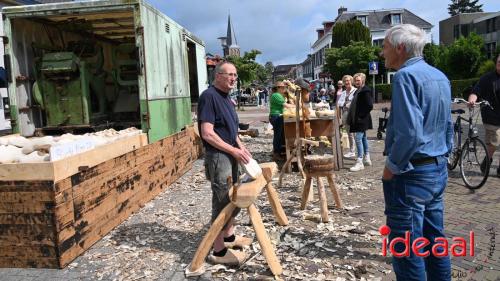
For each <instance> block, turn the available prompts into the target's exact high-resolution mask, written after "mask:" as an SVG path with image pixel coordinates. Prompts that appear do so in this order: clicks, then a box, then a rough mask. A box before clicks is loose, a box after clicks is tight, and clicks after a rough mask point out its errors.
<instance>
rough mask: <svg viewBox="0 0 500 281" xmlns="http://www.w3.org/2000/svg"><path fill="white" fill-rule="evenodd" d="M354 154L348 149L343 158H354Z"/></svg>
mask: <svg viewBox="0 0 500 281" xmlns="http://www.w3.org/2000/svg"><path fill="white" fill-rule="evenodd" d="M354 156H356V154H355V153H354V152H352V151H349V152H348V153H346V154H344V157H345V158H354Z"/></svg>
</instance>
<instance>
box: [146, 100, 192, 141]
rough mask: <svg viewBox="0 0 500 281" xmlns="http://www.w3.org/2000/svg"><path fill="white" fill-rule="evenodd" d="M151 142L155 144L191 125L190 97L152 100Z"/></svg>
mask: <svg viewBox="0 0 500 281" xmlns="http://www.w3.org/2000/svg"><path fill="white" fill-rule="evenodd" d="M148 107H149V131H148V139H149V142H150V143H152V142H155V141H157V140H160V139H162V138H165V137H167V136H169V135H172V134H175V133H177V132H179V131H181V130H182V129H183V128H184V127H186V125H189V124H191V99H190V97H185V98H176V99H172V98H170V99H158V100H150V101H149V102H148Z"/></svg>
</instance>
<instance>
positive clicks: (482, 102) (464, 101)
mask: <svg viewBox="0 0 500 281" xmlns="http://www.w3.org/2000/svg"><path fill="white" fill-rule="evenodd" d="M451 102H452V103H456V104H461V103H466V104H469V102H468V101H466V100H464V99H462V98H454V99H453V100H452V101H451ZM474 106H489V107H490V108H491V109H493V107H492V106H491V105H490V103H489V102H488V101H487V100H482V101H480V102H476V104H475V105H474Z"/></svg>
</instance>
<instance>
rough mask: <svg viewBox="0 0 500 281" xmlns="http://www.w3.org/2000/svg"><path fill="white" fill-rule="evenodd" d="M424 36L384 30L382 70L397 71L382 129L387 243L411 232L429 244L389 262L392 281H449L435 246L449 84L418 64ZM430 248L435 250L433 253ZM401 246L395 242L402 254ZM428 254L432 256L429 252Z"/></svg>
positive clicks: (448, 136) (440, 226) (447, 147)
mask: <svg viewBox="0 0 500 281" xmlns="http://www.w3.org/2000/svg"><path fill="white" fill-rule="evenodd" d="M425 38H426V34H425V32H424V31H423V30H422V29H420V28H418V27H416V26H414V25H411V24H401V25H397V26H394V27H392V28H391V29H389V30H387V32H386V35H385V38H384V45H383V51H382V52H383V56H384V58H385V65H386V67H387V68H392V69H395V70H397V72H396V74H395V75H394V78H393V82H392V101H391V115H390V116H389V120H388V124H387V135H386V140H385V153H386V155H387V158H386V162H385V168H384V173H383V176H382V182H383V189H384V199H385V215H386V216H387V226H388V227H389V228H390V234H389V240H391V241H392V240H393V239H394V238H396V237H405V233H406V232H409V233H410V242H409V244H410V245H413V241H415V239H417V238H420V237H425V238H427V239H428V240H429V241H430V244H429V245H427V246H425V247H422V249H420V250H419V251H420V252H424V251H428V253H429V255H428V256H427V257H425V258H424V257H418V256H416V255H415V254H414V253H413V251H412V250H411V249H410V255H409V256H408V257H393V261H392V264H393V268H394V272H395V273H396V277H397V280H405V281H406V280H440V281H441V280H442V281H447V280H451V265H450V257H449V256H445V257H436V256H434V255H433V254H432V252H434V248H436V249H437V252H438V253H443V252H444V251H446V252H447V251H448V249H444V248H443V247H441V246H439V245H436V241H435V239H436V238H438V237H445V234H444V215H443V213H444V204H443V201H444V190H445V187H446V184H447V180H448V170H447V166H446V164H447V157H446V155H447V154H448V153H449V152H450V151H451V149H452V136H453V125H452V121H451V89H450V82H449V81H448V79H447V78H446V76H445V75H444V74H443V73H442V72H441V71H439V70H438V69H436V68H434V67H432V66H430V65H429V64H427V63H426V62H425V61H424V59H423V57H422V56H423V55H422V52H423V49H424V45H425V43H426V39H425ZM433 246H436V247H434V248H433ZM404 248H405V245H404V244H403V243H396V244H395V250H396V251H397V252H399V253H400V252H402V250H404ZM431 249H433V251H430V250H431Z"/></svg>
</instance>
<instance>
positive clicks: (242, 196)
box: [229, 175, 267, 208]
mask: <svg viewBox="0 0 500 281" xmlns="http://www.w3.org/2000/svg"><path fill="white" fill-rule="evenodd" d="M266 184H267V181H266V179H264V176H263V175H260V176H258V177H257V178H256V179H255V180H253V181H251V182H246V183H242V184H241V185H239V186H238V187H232V188H231V189H230V190H229V194H230V196H229V197H230V198H231V202H233V204H235V205H236V206H238V207H239V208H247V207H248V206H250V205H251V204H253V202H254V201H255V199H257V197H258V196H259V194H260V192H261V191H262V189H263V188H264V186H266ZM234 188H236V194H237V195H236V198H234V195H235V194H234V193H233V192H234Z"/></svg>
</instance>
